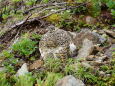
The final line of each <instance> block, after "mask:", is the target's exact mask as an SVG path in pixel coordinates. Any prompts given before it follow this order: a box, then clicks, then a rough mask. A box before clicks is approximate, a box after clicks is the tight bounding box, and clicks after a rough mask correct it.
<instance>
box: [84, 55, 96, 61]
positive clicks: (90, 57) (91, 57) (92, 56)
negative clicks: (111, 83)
mask: <svg viewBox="0 0 115 86" xmlns="http://www.w3.org/2000/svg"><path fill="white" fill-rule="evenodd" d="M94 58H95V56H94V55H90V56H88V57H87V58H86V60H87V61H93V60H94Z"/></svg>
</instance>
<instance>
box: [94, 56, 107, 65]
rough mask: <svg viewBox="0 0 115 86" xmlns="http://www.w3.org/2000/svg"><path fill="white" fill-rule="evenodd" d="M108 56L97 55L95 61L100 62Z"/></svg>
mask: <svg viewBox="0 0 115 86" xmlns="http://www.w3.org/2000/svg"><path fill="white" fill-rule="evenodd" d="M106 58H107V57H106V56H104V55H103V56H100V57H99V56H97V57H95V62H100V63H102V62H103V61H104V60H105V59H106Z"/></svg>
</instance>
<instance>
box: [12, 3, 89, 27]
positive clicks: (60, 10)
mask: <svg viewBox="0 0 115 86" xmlns="http://www.w3.org/2000/svg"><path fill="white" fill-rule="evenodd" d="M87 3H88V2H87ZM87 3H82V4H79V5H77V6H67V5H66V6H65V7H63V8H62V9H59V10H57V11H54V12H50V13H49V14H47V15H45V16H42V17H35V18H32V19H29V17H30V16H31V15H30V16H28V17H27V18H26V19H25V20H23V21H21V22H19V23H17V24H15V25H13V26H11V28H16V27H22V26H23V25H24V24H25V23H31V22H34V21H39V22H40V21H41V19H44V18H46V17H48V16H50V15H52V14H55V13H60V12H62V11H65V10H70V9H75V8H78V7H80V6H84V5H86V4H87ZM58 4H61V5H62V4H65V2H64V3H58ZM50 5H57V3H51V4H50ZM40 6H42V7H43V6H49V4H44V5H40ZM40 6H39V7H40ZM56 7H58V6H56ZM59 7H60V6H59ZM34 8H36V7H34ZM52 8H53V7H52ZM52 8H44V9H43V10H42V11H39V12H38V13H42V12H43V11H45V10H51V9H52ZM54 8H55V7H54Z"/></svg>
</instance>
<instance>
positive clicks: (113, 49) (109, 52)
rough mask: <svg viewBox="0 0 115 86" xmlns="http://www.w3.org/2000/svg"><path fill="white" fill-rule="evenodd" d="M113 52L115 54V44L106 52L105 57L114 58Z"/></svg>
mask: <svg viewBox="0 0 115 86" xmlns="http://www.w3.org/2000/svg"><path fill="white" fill-rule="evenodd" d="M113 52H115V44H112V45H111V47H110V48H109V49H107V50H106V51H105V53H104V55H106V56H107V57H108V58H112V57H113V56H115V55H112V54H113Z"/></svg>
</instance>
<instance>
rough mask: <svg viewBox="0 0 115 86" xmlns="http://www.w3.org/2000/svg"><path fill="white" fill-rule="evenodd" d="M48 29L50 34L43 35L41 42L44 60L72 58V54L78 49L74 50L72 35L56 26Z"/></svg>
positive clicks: (40, 47) (40, 46)
mask: <svg viewBox="0 0 115 86" xmlns="http://www.w3.org/2000/svg"><path fill="white" fill-rule="evenodd" d="M48 28H49V30H48V32H47V33H46V34H45V35H43V37H42V38H41V40H40V42H39V50H40V53H41V57H42V58H43V59H45V58H47V57H53V58H67V57H70V56H71V55H70V54H72V52H74V50H75V49H76V48H74V49H73V46H74V44H73V45H72V34H71V33H69V32H68V31H64V30H62V29H58V28H56V27H54V26H49V27H48ZM70 49H71V51H70Z"/></svg>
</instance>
